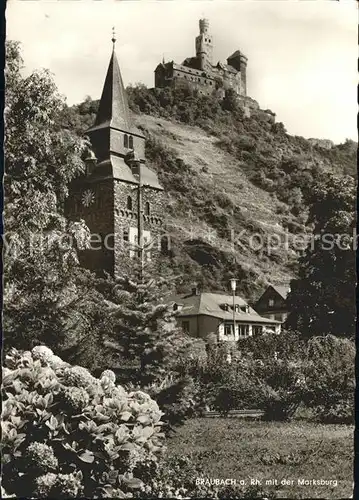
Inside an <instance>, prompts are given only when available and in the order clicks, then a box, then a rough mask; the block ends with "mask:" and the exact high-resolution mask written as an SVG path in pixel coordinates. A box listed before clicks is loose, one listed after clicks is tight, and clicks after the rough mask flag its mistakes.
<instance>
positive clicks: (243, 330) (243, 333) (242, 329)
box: [238, 325, 249, 337]
mask: <svg viewBox="0 0 359 500" xmlns="http://www.w3.org/2000/svg"><path fill="white" fill-rule="evenodd" d="M238 331H239V336H240V337H248V335H249V325H239V328H238Z"/></svg>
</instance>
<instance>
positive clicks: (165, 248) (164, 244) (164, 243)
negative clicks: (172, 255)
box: [161, 236, 170, 255]
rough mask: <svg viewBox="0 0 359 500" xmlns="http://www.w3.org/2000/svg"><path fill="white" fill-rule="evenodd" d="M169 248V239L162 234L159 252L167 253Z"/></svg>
mask: <svg viewBox="0 0 359 500" xmlns="http://www.w3.org/2000/svg"><path fill="white" fill-rule="evenodd" d="M169 248H170V245H169V239H168V237H167V236H163V237H162V238H161V253H162V254H164V255H167V254H168V252H169Z"/></svg>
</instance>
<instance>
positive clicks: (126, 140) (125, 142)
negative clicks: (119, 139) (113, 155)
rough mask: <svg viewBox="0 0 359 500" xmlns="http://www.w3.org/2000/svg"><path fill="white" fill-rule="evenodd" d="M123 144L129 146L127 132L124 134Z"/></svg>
mask: <svg viewBox="0 0 359 500" xmlns="http://www.w3.org/2000/svg"><path fill="white" fill-rule="evenodd" d="M123 145H124V147H125V148H128V135H127V134H125V135H124V136H123Z"/></svg>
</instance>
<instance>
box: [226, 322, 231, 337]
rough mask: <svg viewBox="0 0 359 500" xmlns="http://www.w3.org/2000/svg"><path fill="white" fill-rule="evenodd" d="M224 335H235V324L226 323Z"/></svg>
mask: <svg viewBox="0 0 359 500" xmlns="http://www.w3.org/2000/svg"><path fill="white" fill-rule="evenodd" d="M224 335H227V336H228V335H233V325H231V324H230V323H225V325H224Z"/></svg>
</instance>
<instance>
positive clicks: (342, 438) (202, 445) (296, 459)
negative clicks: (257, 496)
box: [168, 418, 354, 499]
mask: <svg viewBox="0 0 359 500" xmlns="http://www.w3.org/2000/svg"><path fill="white" fill-rule="evenodd" d="M353 430H354V429H353V427H351V426H345V425H320V424H314V423H308V422H301V421H299V422H298V421H295V422H291V423H280V422H269V423H268V422H260V421H248V420H242V419H240V418H230V419H225V418H216V419H205V418H198V419H193V420H189V421H188V422H187V423H186V424H185V425H184V426H183V427H181V428H180V429H179V430H178V431H177V433H176V435H175V436H173V437H171V438H170V439H169V441H168V453H169V455H171V456H174V455H179V456H184V455H187V456H190V457H191V461H192V463H193V465H194V466H196V465H197V466H198V465H201V466H202V468H203V470H204V476H205V477H208V478H218V479H226V478H233V479H236V480H237V482H238V481H240V480H242V481H245V482H246V486H250V484H251V479H252V480H258V481H260V482H261V486H262V488H263V489H264V490H265V491H266V492H275V495H276V496H277V497H280V498H326V499H330V498H349V496H350V495H351V494H352V482H353V457H354V446H353V444H354V443H353ZM194 474H195V473H194ZM194 479H195V478H194ZM313 479H314V480H321V479H322V480H326V481H329V480H332V482H333V481H337V486H334V485H332V486H330V485H323V486H319V485H318V486H314V485H306V484H300V481H301V480H313ZM268 480H276V481H277V483H278V484H277V485H275V484H273V483H272V484H270V483H266V481H268ZM282 480H288V483H287V484H285V485H283V484H281V482H282ZM291 481H293V482H292V483H291ZM257 484H258V483H257Z"/></svg>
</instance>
